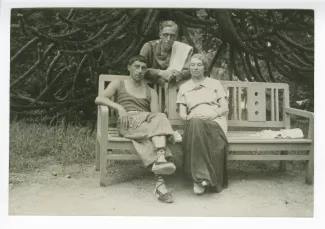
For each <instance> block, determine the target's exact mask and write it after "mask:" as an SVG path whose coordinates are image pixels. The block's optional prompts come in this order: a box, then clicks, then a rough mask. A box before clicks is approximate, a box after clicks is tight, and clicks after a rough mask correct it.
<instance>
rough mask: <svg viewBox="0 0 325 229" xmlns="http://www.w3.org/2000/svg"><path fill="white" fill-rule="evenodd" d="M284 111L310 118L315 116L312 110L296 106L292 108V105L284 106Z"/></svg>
mask: <svg viewBox="0 0 325 229" xmlns="http://www.w3.org/2000/svg"><path fill="white" fill-rule="evenodd" d="M284 112H286V113H288V114H291V115H297V116H300V117H305V118H309V119H311V118H312V119H313V118H314V113H313V112H310V111H304V110H299V109H296V108H291V107H286V108H284Z"/></svg>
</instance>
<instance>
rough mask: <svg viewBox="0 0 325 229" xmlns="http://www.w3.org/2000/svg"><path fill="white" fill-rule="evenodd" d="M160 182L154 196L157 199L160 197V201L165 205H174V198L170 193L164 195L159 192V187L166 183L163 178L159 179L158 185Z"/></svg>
mask: <svg viewBox="0 0 325 229" xmlns="http://www.w3.org/2000/svg"><path fill="white" fill-rule="evenodd" d="M158 182H159V185H158V186H157V187H156V188H155V191H154V193H153V194H154V195H155V196H156V197H158V200H159V201H161V202H163V203H168V204H170V203H173V202H174V200H173V196H172V194H170V192H167V193H164V194H163V193H162V192H161V191H159V187H160V186H162V185H163V184H164V183H165V182H164V180H163V179H162V178H161V177H159V178H158V179H157V181H156V183H158Z"/></svg>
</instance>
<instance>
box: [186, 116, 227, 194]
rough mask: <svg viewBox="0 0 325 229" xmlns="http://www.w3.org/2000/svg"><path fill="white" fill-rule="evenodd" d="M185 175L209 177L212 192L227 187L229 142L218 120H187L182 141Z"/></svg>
mask: <svg viewBox="0 0 325 229" xmlns="http://www.w3.org/2000/svg"><path fill="white" fill-rule="evenodd" d="M182 150H183V155H184V158H183V163H184V164H183V167H184V175H185V177H186V178H187V179H191V180H192V181H194V182H202V181H203V180H208V181H209V183H210V186H211V191H213V192H221V191H222V189H224V188H227V186H228V174H227V153H228V141H227V137H226V135H225V133H224V132H223V130H222V129H221V127H220V126H219V124H218V123H216V122H213V121H208V120H200V119H196V118H195V119H191V120H189V121H187V122H186V124H185V129H184V136H183V141H182Z"/></svg>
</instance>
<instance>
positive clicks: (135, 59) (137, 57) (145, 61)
mask: <svg viewBox="0 0 325 229" xmlns="http://www.w3.org/2000/svg"><path fill="white" fill-rule="evenodd" d="M135 61H140V62H143V63H145V64H146V65H148V62H147V58H145V57H144V56H141V55H137V56H133V57H131V58H130V60H129V65H132V64H133V63H134V62H135Z"/></svg>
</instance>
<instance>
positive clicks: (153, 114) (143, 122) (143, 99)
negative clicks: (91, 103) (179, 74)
mask: <svg viewBox="0 0 325 229" xmlns="http://www.w3.org/2000/svg"><path fill="white" fill-rule="evenodd" d="M128 70H129V72H130V79H128V80H124V81H123V80H115V81H112V82H111V83H110V84H109V85H108V87H107V88H106V89H105V91H104V92H103V93H102V94H101V95H99V96H98V97H97V98H96V101H95V102H96V104H98V105H105V106H108V107H110V108H112V109H115V110H117V111H118V115H119V118H118V122H117V129H118V132H119V134H120V135H121V136H123V137H125V138H128V139H132V142H133V145H134V147H135V149H136V151H137V153H138V154H139V156H140V158H141V159H142V162H143V163H144V165H145V166H146V167H151V170H152V171H153V172H154V173H155V175H156V187H155V192H154V194H155V195H156V196H157V197H158V199H159V200H160V201H162V202H165V203H172V202H173V198H172V195H171V194H170V193H169V192H168V191H167V189H166V187H165V185H164V180H163V178H162V176H161V175H170V174H172V173H174V172H175V170H176V167H175V165H174V164H173V163H172V162H167V161H166V157H168V156H171V152H170V149H169V147H167V146H166V144H167V143H168V142H172V143H173V133H174V131H173V129H172V127H171V125H170V122H169V120H168V119H167V117H166V115H165V114H163V113H159V108H158V95H157V92H156V91H155V90H153V89H151V88H150V87H149V86H148V85H146V84H145V82H144V74H145V72H146V70H147V60H146V58H145V57H143V56H135V57H132V58H131V59H130V60H129V64H128ZM114 95H115V96H116V101H115V102H113V101H112V100H111V99H110V98H111V97H112V96H114Z"/></svg>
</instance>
